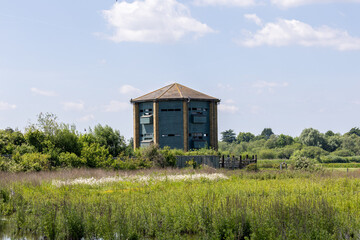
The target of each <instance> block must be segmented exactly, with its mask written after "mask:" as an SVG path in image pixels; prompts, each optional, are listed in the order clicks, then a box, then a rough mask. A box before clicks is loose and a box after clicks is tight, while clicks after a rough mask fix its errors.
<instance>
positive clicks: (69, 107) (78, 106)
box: [62, 102, 85, 111]
mask: <svg viewBox="0 0 360 240" xmlns="http://www.w3.org/2000/svg"><path fill="white" fill-rule="evenodd" d="M62 105H63V108H64V110H65V111H82V110H84V107H85V105H84V103H83V102H64V103H62Z"/></svg>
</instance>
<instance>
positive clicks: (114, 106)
mask: <svg viewBox="0 0 360 240" xmlns="http://www.w3.org/2000/svg"><path fill="white" fill-rule="evenodd" d="M130 108H131V105H130V103H129V102H119V101H115V100H114V101H110V103H109V104H108V105H106V106H105V112H120V111H124V110H128V109H130Z"/></svg>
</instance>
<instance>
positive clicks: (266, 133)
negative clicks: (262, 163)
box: [260, 128, 274, 139]
mask: <svg viewBox="0 0 360 240" xmlns="http://www.w3.org/2000/svg"><path fill="white" fill-rule="evenodd" d="M273 134H274V133H273V131H272V129H271V128H264V130H262V132H261V134H260V136H261V137H262V138H264V139H269V138H270V136H271V135H273Z"/></svg>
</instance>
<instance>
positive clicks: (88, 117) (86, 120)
mask: <svg viewBox="0 0 360 240" xmlns="http://www.w3.org/2000/svg"><path fill="white" fill-rule="evenodd" d="M93 119H95V117H94V115H92V114H89V115H85V116H83V117H81V118H78V119H77V121H78V122H89V121H91V120H93Z"/></svg>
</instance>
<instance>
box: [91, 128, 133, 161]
mask: <svg viewBox="0 0 360 240" xmlns="http://www.w3.org/2000/svg"><path fill="white" fill-rule="evenodd" d="M93 135H94V137H95V141H96V142H97V143H99V144H100V145H101V146H105V147H107V148H108V149H109V153H110V154H111V155H112V156H114V157H116V156H118V155H119V154H120V153H121V152H123V151H124V150H125V148H126V144H125V139H124V137H123V136H121V135H120V131H119V130H113V129H112V128H111V127H109V126H108V125H106V126H105V127H103V126H101V125H100V124H98V125H96V126H95V128H94V132H93Z"/></svg>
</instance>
